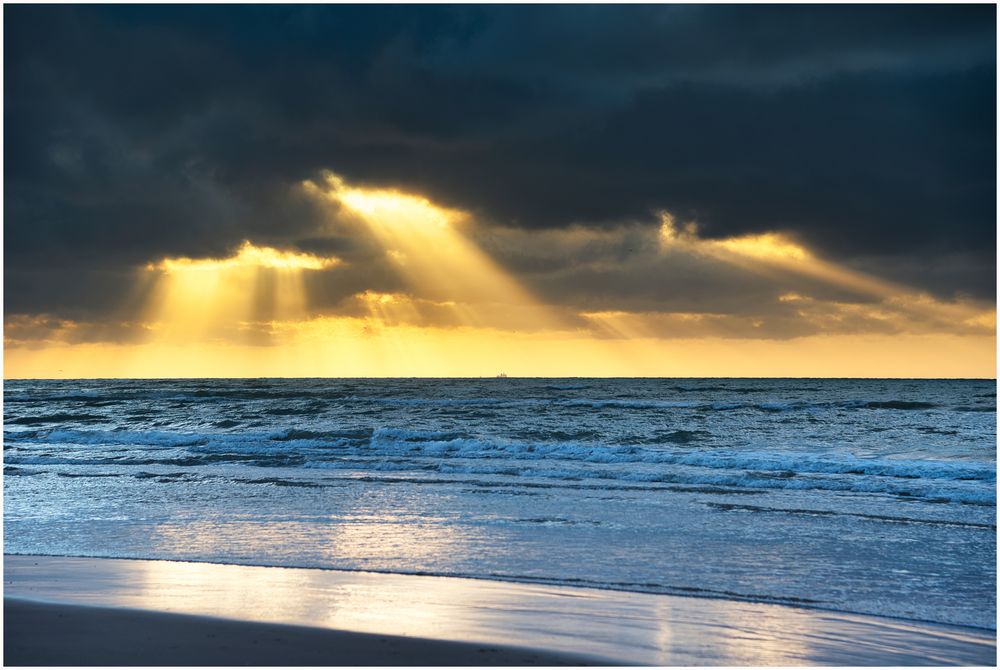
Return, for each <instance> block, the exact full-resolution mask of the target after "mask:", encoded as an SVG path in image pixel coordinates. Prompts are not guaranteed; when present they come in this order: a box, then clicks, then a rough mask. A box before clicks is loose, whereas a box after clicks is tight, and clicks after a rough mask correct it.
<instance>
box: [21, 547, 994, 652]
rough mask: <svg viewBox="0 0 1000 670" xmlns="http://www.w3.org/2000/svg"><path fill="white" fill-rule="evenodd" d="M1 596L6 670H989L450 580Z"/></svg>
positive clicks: (873, 627)
mask: <svg viewBox="0 0 1000 670" xmlns="http://www.w3.org/2000/svg"><path fill="white" fill-rule="evenodd" d="M4 595H5V601H4V611H5V621H4V628H5V631H4V632H5V635H4V651H5V659H4V660H5V663H6V664H7V665H20V664H25V665H28V664H36V665H37V664H44V665H85V664H98V665H120V664H125V665H241V664H252V665H539V664H541V665H563V664H567V663H569V664H583V663H588V662H589V663H594V664H611V663H620V664H629V665H716V666H725V665H740V666H746V665H758V666H759V665H783V666H785V665H817V664H822V665H854V666H857V665H897V666H898V665H985V666H992V665H995V660H996V633H995V632H994V631H992V630H987V629H976V628H961V627H954V626H938V625H934V624H927V623H920V622H913V621H904V620H899V619H887V618H879V617H867V616H860V615H853V614H843V613H837V612H828V611H822V610H815V609H806V608H798V607H788V606H784V605H775V604H767V603H751V602H738V601H732V600H721V599H719V600H715V599H705V598H687V597H680V596H666V595H654V594H643V593H628V592H619V591H605V590H598V589H589V588H575V587H565V586H550V585H539V584H524V583H510V582H497V581H484V580H474V579H461V578H453V577H433V576H412V575H395V574H376V573H367V572H343V571H335V570H311V569H301V568H266V567H251V566H238V565H218V564H208V563H184V562H176V561H143V560H123V559H92V558H61V557H40V556H5V557H4ZM136 610H143V612H136ZM182 615H183V616H182ZM989 623H991V624H992V623H993V622H989ZM213 636H214V637H213Z"/></svg>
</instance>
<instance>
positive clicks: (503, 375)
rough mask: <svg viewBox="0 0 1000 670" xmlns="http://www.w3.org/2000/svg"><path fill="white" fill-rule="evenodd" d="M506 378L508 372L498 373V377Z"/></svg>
mask: <svg viewBox="0 0 1000 670" xmlns="http://www.w3.org/2000/svg"><path fill="white" fill-rule="evenodd" d="M506 378H507V373H506V372H501V373H500V374H498V375H497V379H506Z"/></svg>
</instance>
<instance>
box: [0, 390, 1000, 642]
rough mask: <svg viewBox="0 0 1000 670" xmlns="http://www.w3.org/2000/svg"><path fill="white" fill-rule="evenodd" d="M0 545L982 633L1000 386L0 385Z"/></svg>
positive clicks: (990, 594)
mask: <svg viewBox="0 0 1000 670" xmlns="http://www.w3.org/2000/svg"><path fill="white" fill-rule="evenodd" d="M3 481H4V551H5V553H8V554H44V555H61V556H97V557H126V558H146V559H171V560H184V561H207V562H217V563H230V564H245V565H264V566H293V567H305V568H323V569H336V570H364V571H374V572H386V573H400V574H422V575H445V576H462V577H472V578H479V579H488V580H502V581H503V580H505V581H515V582H529V583H541V584H560V585H569V586H587V587H593V588H603V589H615V590H621V591H637V592H644V593H664V594H674V595H683V596H694V597H704V598H722V599H730V600H744V601H762V602H771V603H781V604H787V605H793V606H797V607H809V608H819V609H826V610H835V611H841V612H851V613H859V614H875V615H883V616H891V617H902V618H907V619H916V620H920V621H928V622H936V623H945V624H958V625H967V626H976V627H980V628H990V629H995V628H996V384H995V382H994V381H975V380H965V381H963V380H957V381H956V380H853V379H845V380H825V379H824V380H821V379H783V380H782V379H778V380H771V379H507V378H497V379H437V380H434V379H239V380H214V379H213V380H208V379H202V380H198V379H192V380H71V381H38V380H30V381H20V380H18V381H6V382H5V384H4V479H3Z"/></svg>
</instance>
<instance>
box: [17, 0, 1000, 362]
mask: <svg viewBox="0 0 1000 670" xmlns="http://www.w3.org/2000/svg"><path fill="white" fill-rule="evenodd" d="M3 12H4V203H3V231H4V232H3V242H4V257H3V262H4V269H3V284H4V290H3V300H4V376H5V377H6V378H20V377H39V378H41V377H216V376H223V377H258V376H281V377H295V376H352V377H353V376H430V377H439V376H440V377H444V376H472V377H476V376H494V375H497V374H499V373H505V374H508V375H510V376H834V377H844V376H852V377H854V376H856V377H995V372H996V277H997V274H996V272H997V271H996V248H997V246H996V229H997V228H996V14H995V12H996V9H995V7H994V6H992V5H964V6H960V5H912V6H904V5H871V6H866V5H839V6H831V5H811V6H794V5H779V6H732V5H725V6H723V5H705V6H701V5H659V6H653V5H639V6H596V5H585V6H566V5H561V6H544V7H543V6H523V5H520V6H479V5H476V6H454V5H453V6H429V5H411V6H379V5H364V6H344V5H342V6H317V5H307V6H287V5H286V6H261V5H253V6H190V5H183V6H182V5H177V6H153V5H148V6H53V5H48V6H28V5H5V6H4V8H3Z"/></svg>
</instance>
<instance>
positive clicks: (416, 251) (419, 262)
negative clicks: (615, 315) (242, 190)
mask: <svg viewBox="0 0 1000 670" xmlns="http://www.w3.org/2000/svg"><path fill="white" fill-rule="evenodd" d="M302 188H303V190H304V191H305V192H306V193H307V194H309V195H310V196H311V197H313V198H316V199H318V200H319V201H321V202H327V203H330V204H333V205H334V206H336V207H337V208H339V211H340V212H341V213H345V212H346V213H347V214H349V215H351V216H353V217H355V218H356V219H357V220H359V221H360V222H361V223H362V225H363V226H364V227H365V228H366V229H367V230H368V231H369V232H370V234H371V235H372V236H374V238H375V239H376V240H377V241H378V243H379V244H380V246H381V247H382V248H383V250H384V251H385V254H386V256H387V257H388V258H389V259H390V260H391V261H392V262H393V265H394V267H395V268H396V270H397V271H398V272H399V273H400V275H401V276H402V277H403V278H404V279H405V282H406V284H407V285H408V286H409V287H411V289H412V290H413V291H414V292H416V293H417V294H419V295H421V296H423V297H424V298H427V299H429V300H433V301H436V302H437V303H438V304H439V305H447V306H448V308H449V309H450V310H451V311H452V312H453V314H454V317H455V320H456V321H457V322H458V323H460V324H463V325H467V326H482V325H485V324H488V323H495V322H496V321H497V320H498V318H499V319H507V320H508V323H509V325H510V326H511V327H512V328H525V329H538V328H551V327H557V326H558V323H557V320H556V319H555V318H554V317H553V315H552V313H551V312H550V311H549V310H547V309H546V308H545V306H543V305H542V304H541V303H540V302H539V301H538V300H537V299H536V298H535V297H534V296H532V295H531V293H530V292H529V291H528V290H526V289H525V288H524V287H523V286H521V285H520V284H519V283H518V282H517V281H516V280H515V279H514V278H513V277H512V276H511V275H510V274H509V273H508V272H506V271H505V270H503V269H502V268H501V267H500V266H498V265H497V264H496V263H495V262H494V261H493V260H492V259H491V258H490V257H489V256H487V255H486V254H485V253H483V252H482V251H481V250H480V249H479V248H478V247H477V246H476V245H475V244H473V243H472V242H471V241H470V240H469V239H468V238H467V237H466V236H465V235H464V234H463V231H462V228H463V227H464V226H467V225H471V221H470V217H469V215H468V214H467V213H465V212H462V211H459V210H454V209H447V208H445V207H440V206H438V205H436V204H434V203H432V202H431V201H430V200H428V199H427V198H424V197H421V196H417V195H413V194H409V193H403V192H400V191H396V190H393V189H366V188H358V187H349V186H348V185H347V184H346V183H345V182H344V180H343V179H342V178H340V177H338V176H337V175H334V174H332V173H326V174H325V175H324V178H323V179H322V180H319V181H306V182H303V183H302ZM378 311H379V310H377V309H373V310H372V314H373V316H377V315H378Z"/></svg>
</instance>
